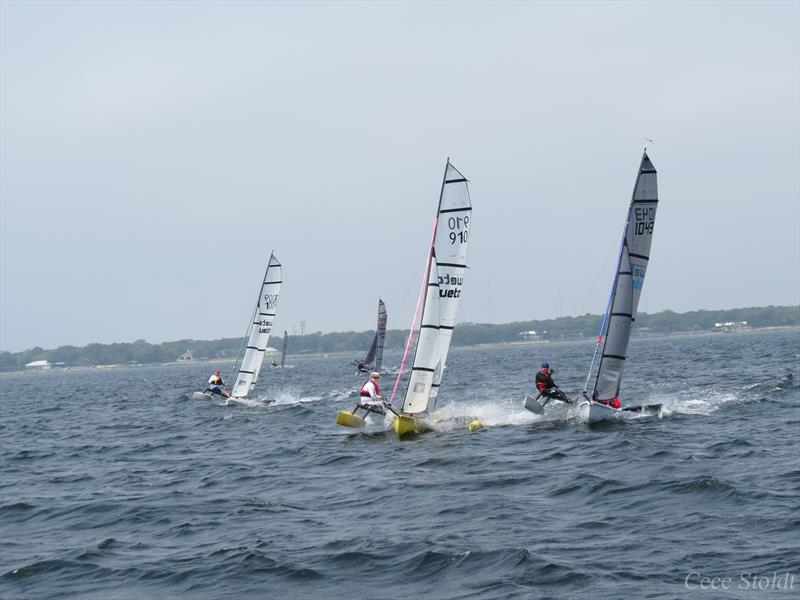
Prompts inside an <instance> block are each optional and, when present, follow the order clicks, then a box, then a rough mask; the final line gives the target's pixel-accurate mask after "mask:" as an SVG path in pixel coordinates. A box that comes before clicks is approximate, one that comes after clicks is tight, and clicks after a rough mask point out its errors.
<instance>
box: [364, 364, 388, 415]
mask: <svg viewBox="0 0 800 600" xmlns="http://www.w3.org/2000/svg"><path fill="white" fill-rule="evenodd" d="M380 378H381V374H380V373H378V372H374V373H370V374H369V379H368V380H367V381H366V382H365V383H364V385H362V386H361V392H360V396H361V406H362V407H363V408H366V409H367V410H372V409H373V407H381V406H383V398H381V390H380V388H379V387H378V380H379V379H380Z"/></svg>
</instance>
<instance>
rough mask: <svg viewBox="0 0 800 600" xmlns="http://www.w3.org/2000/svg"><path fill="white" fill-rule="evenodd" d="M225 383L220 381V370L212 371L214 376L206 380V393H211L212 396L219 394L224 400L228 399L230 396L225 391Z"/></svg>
mask: <svg viewBox="0 0 800 600" xmlns="http://www.w3.org/2000/svg"><path fill="white" fill-rule="evenodd" d="M224 386H225V382H224V381H222V374H221V373H220V370H219V369H217V370H216V371H214V374H213V375H212V376H211V377H209V378H208V387H207V388H206V391H207V392H211V393H212V394H219V395H220V396H223V397H225V398H230V397H231V394H230V392H228V390H226V389H225V387H224Z"/></svg>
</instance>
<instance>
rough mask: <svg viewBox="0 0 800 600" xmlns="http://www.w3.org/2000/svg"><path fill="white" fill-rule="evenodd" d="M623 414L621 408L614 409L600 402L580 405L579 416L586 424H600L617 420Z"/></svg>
mask: <svg viewBox="0 0 800 600" xmlns="http://www.w3.org/2000/svg"><path fill="white" fill-rule="evenodd" d="M621 412H622V410H621V409H619V408H613V407H611V406H606V405H605V404H600V403H598V402H581V403H580V404H578V416H579V417H580V419H581V421H585V422H586V423H599V422H600V421H605V420H607V419H615V418H617V417H618V416H619V414H620V413H621Z"/></svg>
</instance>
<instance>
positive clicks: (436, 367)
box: [336, 159, 481, 436]
mask: <svg viewBox="0 0 800 600" xmlns="http://www.w3.org/2000/svg"><path fill="white" fill-rule="evenodd" d="M471 214H472V204H471V201H470V197H469V188H468V187H467V179H466V178H465V177H464V176H463V175H462V174H461V173H460V172H459V171H458V169H456V168H455V167H454V166H453V165H452V164H450V160H449V159H448V161H447V164H446V166H445V171H444V179H443V181H442V188H441V192H440V194H439V206H438V209H437V211H436V218H435V220H434V225H433V235H432V238H431V243H430V245H429V247H428V252H427V256H426V261H425V277H424V279H423V282H422V286H421V289H420V294H419V297H418V299H417V307H416V309H415V311H414V319H413V321H412V325H411V328H410V329H409V335H408V339H407V340H406V344H405V349H404V351H403V359H402V361H401V363H400V370H399V372H398V374H397V379H396V380H395V383H394V388H393V390H392V395H391V398H390V400H389V402H387V403H385V404H384V408H385V409H386V411H387V413H388V414H387V415H386V416H389V417H390V421H391V428H392V430H393V431H394V432H395V433H396V434H397V435H398V436H405V435H411V434H419V433H425V432H426V431H430V430H431V429H432V428H433V426H432V424H431V422H430V419H429V417H430V414H431V413H432V412H433V410H434V408H435V407H436V400H437V398H438V395H439V386H440V384H441V382H442V376H443V375H444V370H445V365H446V361H447V354H448V352H449V350H450V340H451V339H452V337H453V329H454V328H455V320H456V312H457V310H458V301H459V298H460V297H461V286H462V284H463V283H464V273H465V271H466V269H467V248H468V244H469V233H470V225H471V223H470V217H471ZM420 304H421V305H422V317H421V319H420V326H419V335H418V337H417V345H416V348H415V351H414V358H413V360H412V366H411V375H410V377H409V381H408V386H407V388H406V393H405V396H404V398H403V403H402V405H401V406H400V408H399V410H398V409H396V408H395V405H394V400H395V397H396V395H397V389H398V387H399V384H400V379H401V378H402V376H403V372H404V369H405V364H406V359H407V358H408V354H409V348H410V347H411V341H412V339H413V338H414V333H416V330H417V327H416V325H417V316H418V315H419V310H420ZM358 408H359V407H356V409H354V410H353V411H352V412H350V413H347V412H345V411H342V412H340V413H339V414H338V415H337V418H336V422H337V423H338V424H339V425H344V426H346V427H364V423H365V421H364V419H361V418H360V417H358V416H356V415H355V414H354V413H355V412H356V410H358ZM480 427H481V424H480V422H479V421H472V422H471V423H470V430H471V431H474V430H476V429H479V428H480Z"/></svg>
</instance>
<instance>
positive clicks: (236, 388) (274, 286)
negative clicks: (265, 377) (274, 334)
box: [231, 254, 283, 398]
mask: <svg viewBox="0 0 800 600" xmlns="http://www.w3.org/2000/svg"><path fill="white" fill-rule="evenodd" d="M282 283H283V274H282V270H281V264H280V263H279V262H278V260H277V259H276V258H275V255H274V254H270V257H269V263H268V264H267V271H266V273H265V274H264V281H263V283H262V284H261V290H260V292H259V295H258V302H257V303H256V308H255V311H254V312H253V319H252V320H251V323H250V327H249V330H248V332H247V346H246V347H245V351H244V356H243V357H242V360H241V363H239V369H238V371H237V374H236V383H234V385H233V391H232V392H231V395H232V396H233V397H235V398H246V397H247V396H248V395H249V394H250V392H251V391H252V389H253V386H255V384H256V381H257V380H258V373H259V372H260V371H261V363H262V362H263V361H264V354H265V352H266V350H267V343H268V342H269V334H270V332H271V331H272V322H273V321H274V320H275V315H276V314H277V313H276V311H277V308H278V296H279V295H280V291H281V284H282Z"/></svg>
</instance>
